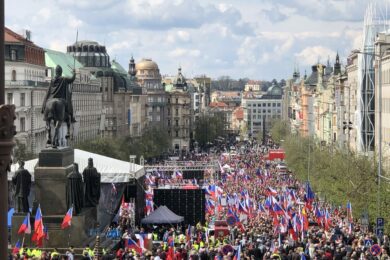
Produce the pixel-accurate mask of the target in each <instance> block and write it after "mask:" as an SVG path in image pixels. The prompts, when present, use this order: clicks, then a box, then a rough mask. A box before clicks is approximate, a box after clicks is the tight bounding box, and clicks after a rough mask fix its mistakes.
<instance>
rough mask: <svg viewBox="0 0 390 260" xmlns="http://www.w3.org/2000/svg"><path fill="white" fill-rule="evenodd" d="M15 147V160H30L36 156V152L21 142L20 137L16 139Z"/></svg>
mask: <svg viewBox="0 0 390 260" xmlns="http://www.w3.org/2000/svg"><path fill="white" fill-rule="evenodd" d="M15 143H16V145H15V147H14V150H13V162H14V163H16V162H18V161H28V160H31V159H33V158H34V154H33V153H32V152H29V151H28V150H27V146H26V144H24V143H22V142H20V141H19V140H18V139H15Z"/></svg>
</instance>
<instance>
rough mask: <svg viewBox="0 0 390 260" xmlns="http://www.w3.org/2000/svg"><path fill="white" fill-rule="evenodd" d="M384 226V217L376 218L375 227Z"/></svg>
mask: <svg viewBox="0 0 390 260" xmlns="http://www.w3.org/2000/svg"><path fill="white" fill-rule="evenodd" d="M384 226H385V219H384V218H376V227H377V228H383V227H384Z"/></svg>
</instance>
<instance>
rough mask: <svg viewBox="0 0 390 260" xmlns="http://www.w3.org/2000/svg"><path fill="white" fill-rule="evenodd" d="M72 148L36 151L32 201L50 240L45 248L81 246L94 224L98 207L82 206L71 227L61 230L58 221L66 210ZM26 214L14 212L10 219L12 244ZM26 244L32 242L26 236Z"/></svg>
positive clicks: (72, 156) (71, 169) (60, 220)
mask: <svg viewBox="0 0 390 260" xmlns="http://www.w3.org/2000/svg"><path fill="white" fill-rule="evenodd" d="M73 162H74V150H73V149H72V148H69V147H62V148H58V149H51V148H49V149H44V150H42V151H41V152H40V153H39V161H38V165H37V166H36V167H35V170H34V175H35V200H36V202H37V203H38V204H40V206H41V210H42V215H43V225H44V226H45V227H46V228H47V229H48V233H49V240H44V242H43V245H44V247H50V248H51V247H66V246H68V243H69V245H73V246H75V247H82V246H84V244H83V242H85V241H86V240H87V238H88V233H89V230H91V229H93V228H94V227H95V225H96V223H97V209H96V208H86V209H83V210H82V212H81V213H80V214H79V215H77V216H76V215H73V218H72V224H71V227H69V228H67V229H65V230H62V229H61V223H62V220H63V218H64V216H65V214H66V212H67V211H68V208H67V206H66V183H67V176H68V175H69V174H70V173H71V172H72V171H73ZM25 216H26V214H15V215H14V217H13V218H12V238H11V240H12V243H13V244H15V242H16V241H17V240H18V239H22V238H23V237H22V236H21V235H18V234H17V232H18V229H19V227H20V225H21V224H22V222H23V220H24V218H25ZM34 218H35V215H33V214H32V216H31V220H30V222H31V228H32V229H34ZM25 245H26V246H28V245H31V236H30V235H26V236H25Z"/></svg>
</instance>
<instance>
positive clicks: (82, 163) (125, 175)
mask: <svg viewBox="0 0 390 260" xmlns="http://www.w3.org/2000/svg"><path fill="white" fill-rule="evenodd" d="M88 158H92V159H93V164H94V166H95V168H96V169H97V171H98V172H99V173H100V174H101V182H102V183H120V182H128V181H129V179H130V177H134V178H137V179H138V178H139V177H141V176H143V175H144V167H143V166H141V165H138V164H134V163H130V162H126V161H121V160H117V159H113V158H110V157H107V156H103V155H100V154H96V153H90V152H86V151H82V150H79V149H74V160H75V163H77V164H78V165H79V171H80V173H83V170H84V168H85V167H87V165H88ZM37 164H38V158H37V159H32V160H29V161H26V162H25V165H24V168H25V169H26V170H28V171H29V172H30V173H31V175H32V177H33V180H34V169H35V166H36V165H37ZM18 168H19V165H18V164H17V163H15V164H12V165H11V172H9V173H8V180H11V179H12V176H13V175H14V173H15V171H16V170H17V169H18Z"/></svg>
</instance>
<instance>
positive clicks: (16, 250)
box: [12, 240, 22, 255]
mask: <svg viewBox="0 0 390 260" xmlns="http://www.w3.org/2000/svg"><path fill="white" fill-rule="evenodd" d="M21 248H22V243H21V242H20V240H18V241H17V242H16V244H15V247H14V249H12V254H14V255H16V254H19V251H20V249H21Z"/></svg>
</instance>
